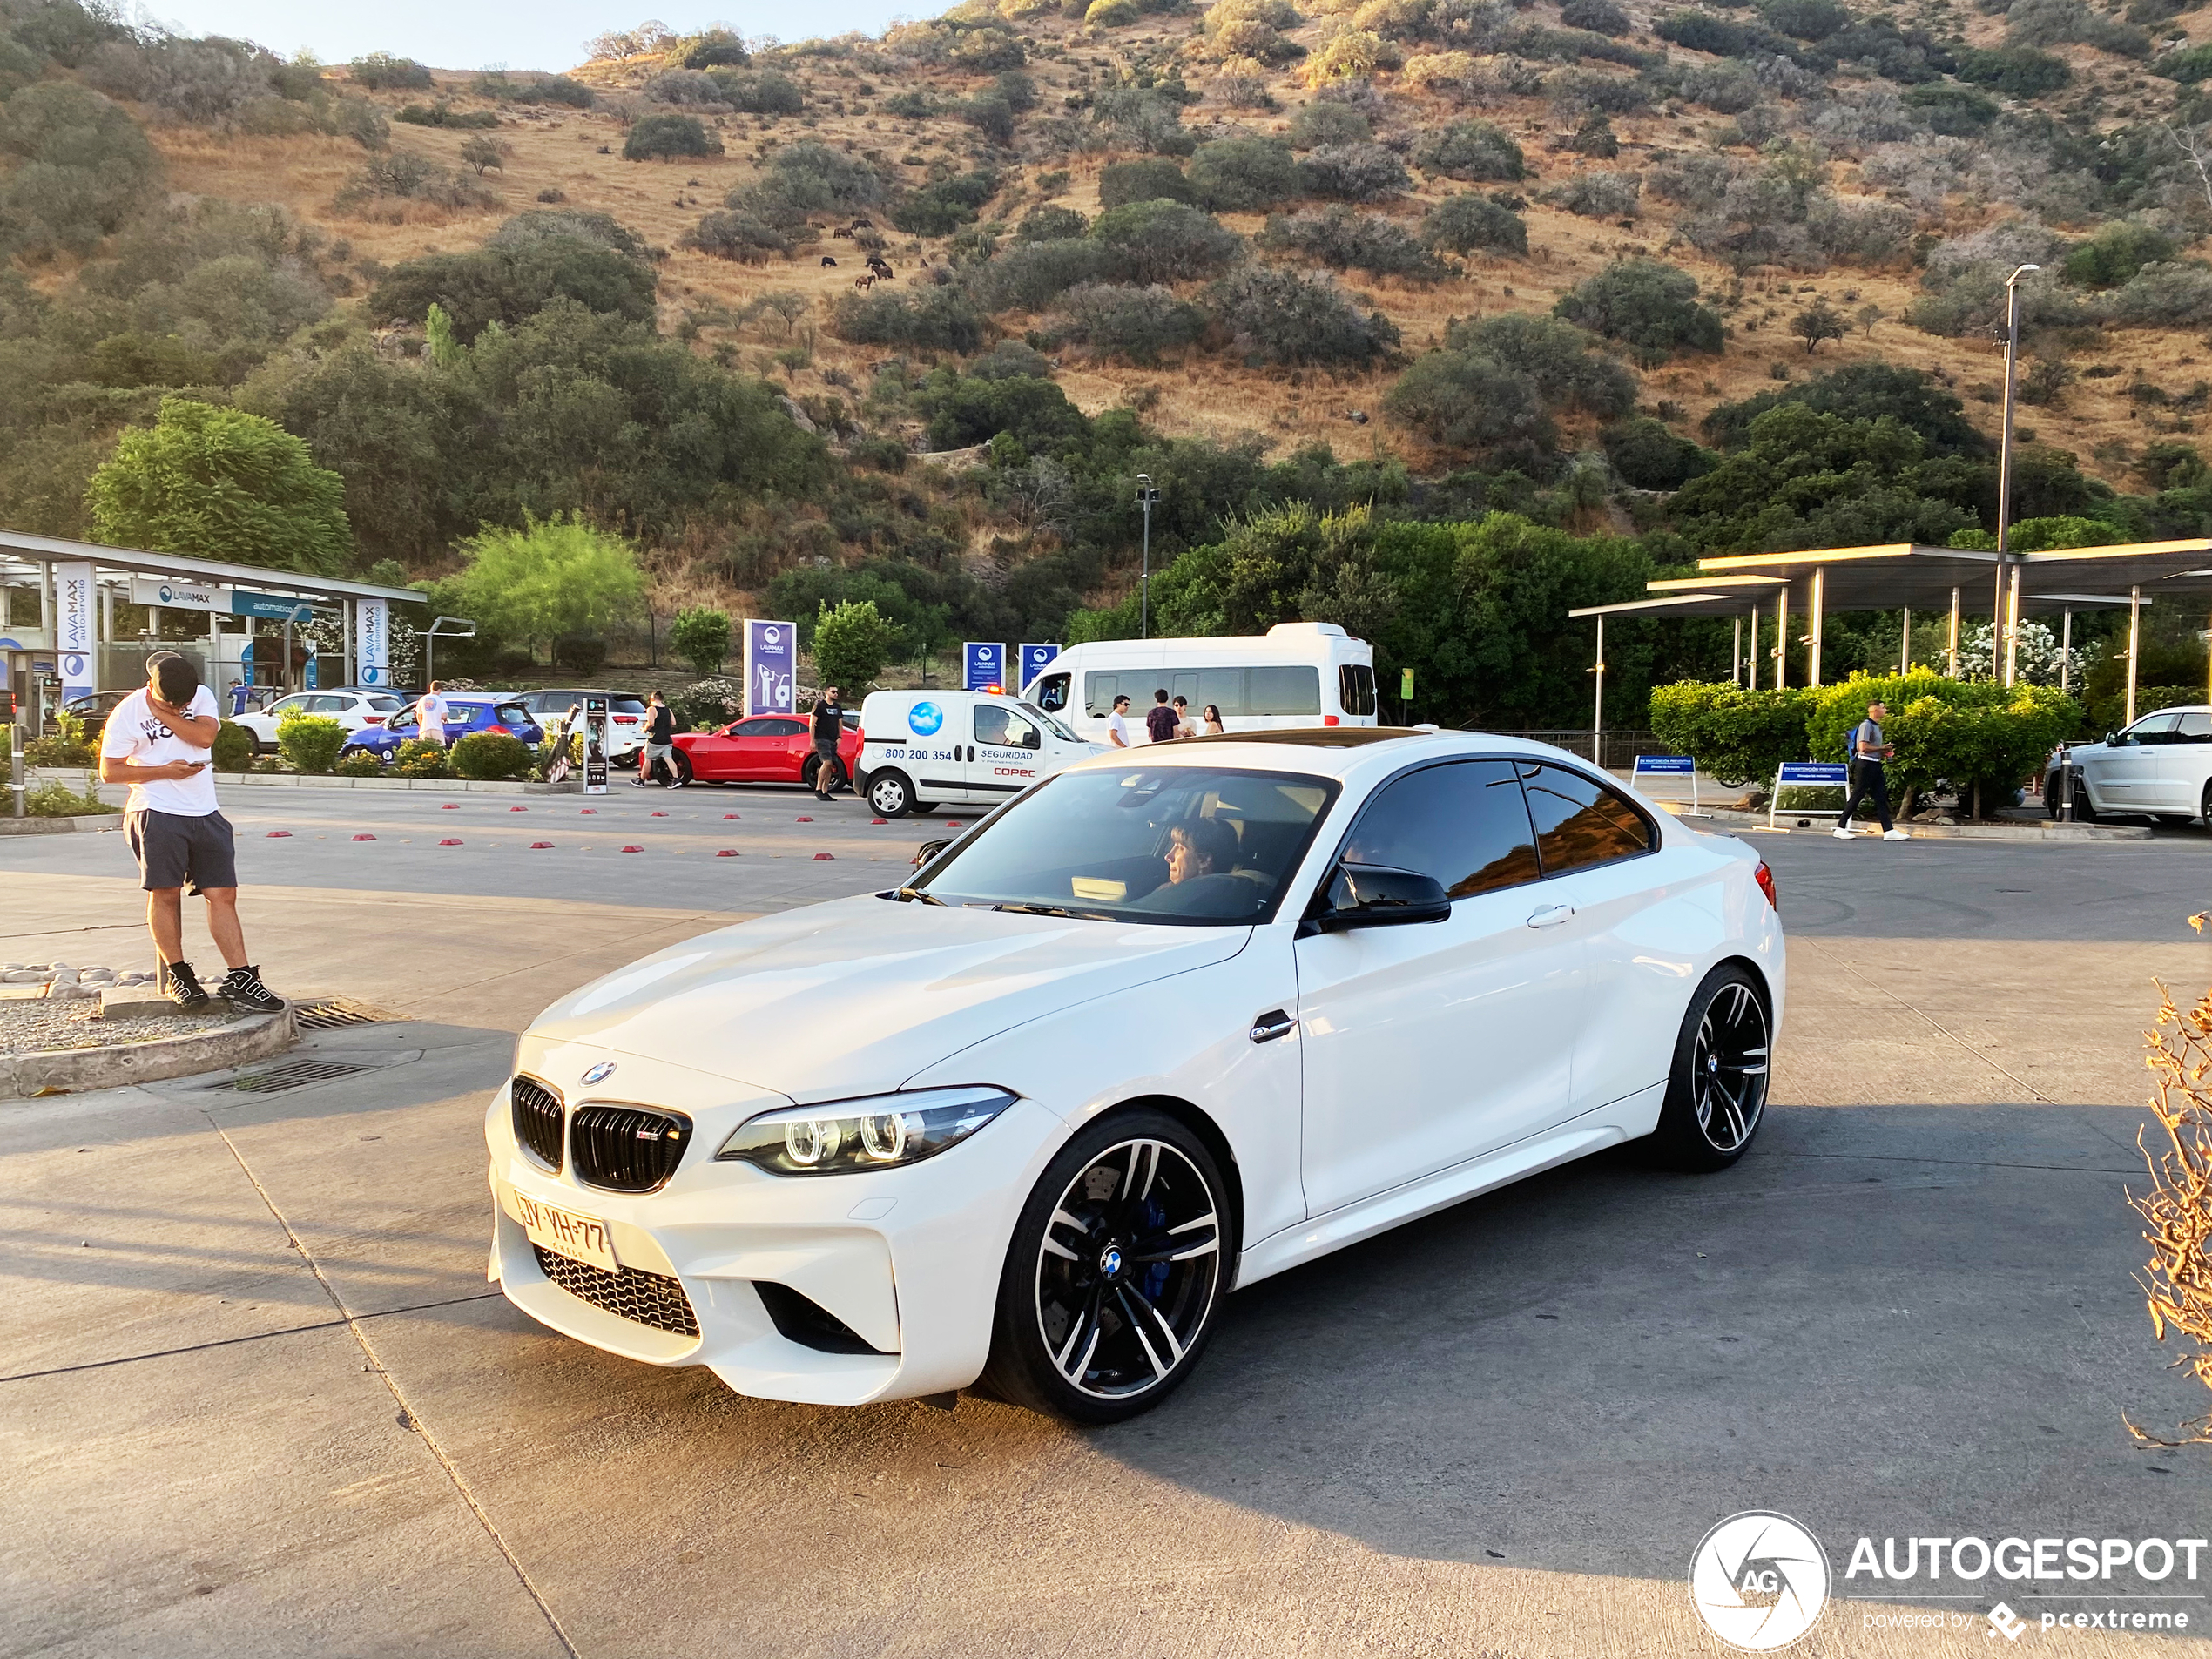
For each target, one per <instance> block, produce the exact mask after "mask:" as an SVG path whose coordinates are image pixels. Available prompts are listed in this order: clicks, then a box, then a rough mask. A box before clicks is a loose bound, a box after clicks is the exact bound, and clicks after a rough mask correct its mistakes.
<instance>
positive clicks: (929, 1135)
mask: <svg viewBox="0 0 2212 1659" xmlns="http://www.w3.org/2000/svg"><path fill="white" fill-rule="evenodd" d="M1018 1098H1019V1096H1015V1095H1011V1094H1008V1092H1007V1091H1006V1090H1005V1089H991V1088H969V1089H914V1090H913V1091H912V1092H910V1093H907V1094H897V1095H868V1096H862V1097H861V1098H860V1099H859V1100H831V1101H824V1102H823V1103H821V1104H820V1105H819V1106H790V1107H785V1108H783V1109H780V1110H778V1111H772V1112H763V1113H762V1114H761V1115H760V1116H758V1117H754V1118H749V1119H747V1120H746V1121H745V1123H740V1124H739V1125H738V1127H737V1128H736V1129H735V1130H732V1132H731V1135H730V1138H729V1139H728V1140H726V1141H725V1142H723V1143H722V1148H721V1150H719V1151H718V1152H717V1153H716V1154H715V1155H714V1156H715V1157H718V1158H742V1159H744V1160H745V1162H746V1163H752V1164H757V1165H758V1166H759V1167H760V1168H761V1169H764V1170H767V1171H768V1172H769V1173H770V1174H771V1175H851V1174H853V1173H854V1172H856V1171H858V1170H888V1169H895V1168H897V1167H898V1166H900V1165H901V1164H906V1163H920V1162H921V1160H922V1159H924V1158H926V1157H935V1156H936V1155H937V1154H938V1153H940V1152H941V1151H943V1150H945V1149H946V1148H947V1147H948V1146H952V1145H955V1144H957V1143H960V1142H961V1141H964V1140H966V1139H967V1138H968V1136H971V1135H973V1134H974V1133H975V1131H976V1130H979V1129H981V1128H982V1127H983V1125H984V1124H986V1123H989V1122H990V1121H991V1120H992V1119H993V1118H994V1117H996V1116H998V1115H999V1114H1000V1113H1001V1112H1002V1111H1004V1110H1005V1109H1007V1108H1008V1107H1009V1106H1011V1105H1013V1104H1014V1103H1015V1100H1016V1099H1018Z"/></svg>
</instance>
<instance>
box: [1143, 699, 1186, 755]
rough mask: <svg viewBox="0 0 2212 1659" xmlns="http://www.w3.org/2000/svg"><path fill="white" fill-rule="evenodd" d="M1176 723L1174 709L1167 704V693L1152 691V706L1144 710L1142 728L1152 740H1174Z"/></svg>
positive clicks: (1157, 741)
mask: <svg viewBox="0 0 2212 1659" xmlns="http://www.w3.org/2000/svg"><path fill="white" fill-rule="evenodd" d="M1178 724H1179V723H1178V722H1177V719H1176V718H1175V711H1174V710H1173V709H1171V708H1170V707H1169V706H1168V694H1167V693H1166V692H1165V691H1155V692H1153V693H1152V706H1151V707H1150V708H1149V709H1147V710H1145V711H1144V730H1145V731H1146V732H1149V733H1150V735H1151V738H1152V741H1153V742H1155V743H1170V742H1172V741H1174V738H1175V734H1176V727H1177V725H1178Z"/></svg>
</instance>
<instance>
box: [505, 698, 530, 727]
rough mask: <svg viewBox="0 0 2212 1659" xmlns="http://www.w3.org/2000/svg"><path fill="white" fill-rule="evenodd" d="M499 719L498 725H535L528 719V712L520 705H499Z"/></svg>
mask: <svg viewBox="0 0 2212 1659" xmlns="http://www.w3.org/2000/svg"><path fill="white" fill-rule="evenodd" d="M499 718H500V723H501V724H502V725H536V721H534V720H532V719H531V718H530V711H529V710H528V709H526V708H524V707H523V705H521V704H520V703H502V704H501V705H499Z"/></svg>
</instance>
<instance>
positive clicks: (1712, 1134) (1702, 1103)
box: [1653, 965, 1774, 1171]
mask: <svg viewBox="0 0 2212 1659" xmlns="http://www.w3.org/2000/svg"><path fill="white" fill-rule="evenodd" d="M1772 1025H1773V1016H1772V1013H1771V1011H1770V1009H1769V1008H1768V1006H1767V1001H1766V991H1765V988H1764V987H1763V986H1762V985H1761V984H1760V983H1759V981H1757V979H1756V978H1755V977H1753V975H1752V974H1750V971H1749V970H1748V969H1745V968H1739V967H1736V966H1734V965H1728V966H1723V967H1720V968H1715V969H1714V970H1713V971H1712V972H1711V973H1710V974H1707V975H1706V976H1705V979H1704V982H1703V984H1701V985H1699V986H1698V988H1697V990H1696V995H1693V996H1692V997H1691V998H1690V999H1689V1011H1688V1012H1687V1013H1685V1014H1684V1015H1683V1022H1682V1031H1681V1033H1680V1034H1679V1035H1677V1036H1676V1039H1675V1059H1674V1065H1673V1067H1672V1068H1671V1069H1669V1072H1668V1074H1667V1098H1666V1103H1664V1104H1663V1105H1662V1106H1661V1107H1660V1109H1659V1128H1658V1130H1657V1132H1656V1135H1655V1136H1653V1140H1654V1143H1655V1146H1654V1150H1655V1151H1656V1153H1657V1155H1658V1157H1659V1158H1660V1160H1661V1161H1662V1162H1663V1163H1668V1164H1670V1165H1672V1166H1673V1167H1674V1168H1676V1169H1678V1170H1699V1171H1710V1170H1725V1169H1726V1168H1728V1166H1729V1165H1730V1164H1731V1163H1735V1162H1736V1160H1737V1159H1738V1158H1740V1157H1743V1153H1744V1150H1745V1149H1747V1148H1748V1147H1749V1146H1750V1144H1751V1136H1754V1135H1756V1134H1757V1133H1758V1128H1759V1123H1760V1122H1761V1120H1762V1119H1763V1118H1764V1116H1765V1115H1766V1096H1767V1081H1768V1078H1769V1076H1770V1073H1769V1070H1768V1068H1769V1067H1770V1065H1771V1064H1772V1063H1773V1058H1774V1037H1773V1030H1772Z"/></svg>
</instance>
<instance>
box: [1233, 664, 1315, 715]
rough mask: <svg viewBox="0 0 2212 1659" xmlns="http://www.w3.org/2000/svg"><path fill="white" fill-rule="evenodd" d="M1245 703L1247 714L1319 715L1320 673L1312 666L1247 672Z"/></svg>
mask: <svg viewBox="0 0 2212 1659" xmlns="http://www.w3.org/2000/svg"><path fill="white" fill-rule="evenodd" d="M1244 701H1245V712H1246V713H1248V714H1318V713H1320V712H1321V671H1320V670H1319V669H1318V668H1311V667H1298V668H1254V669H1248V670H1246V671H1245V673H1244ZM1222 712H1223V713H1224V714H1225V713H1227V712H1228V711H1227V710H1226V709H1224V710H1223V711H1222Z"/></svg>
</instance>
